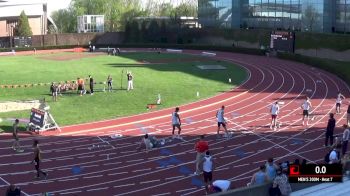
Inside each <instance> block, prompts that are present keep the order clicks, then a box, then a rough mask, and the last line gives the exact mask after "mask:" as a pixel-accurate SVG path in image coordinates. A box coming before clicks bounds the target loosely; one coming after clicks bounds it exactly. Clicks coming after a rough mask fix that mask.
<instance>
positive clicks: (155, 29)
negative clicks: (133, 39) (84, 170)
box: [148, 20, 160, 42]
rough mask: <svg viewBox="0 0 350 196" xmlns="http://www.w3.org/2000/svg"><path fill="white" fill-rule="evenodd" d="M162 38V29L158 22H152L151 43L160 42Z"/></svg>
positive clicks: (150, 29)
mask: <svg viewBox="0 0 350 196" xmlns="http://www.w3.org/2000/svg"><path fill="white" fill-rule="evenodd" d="M159 37H160V27H159V24H158V22H157V21H156V20H152V21H151V22H150V24H149V27H148V39H149V40H150V41H151V42H158V40H159Z"/></svg>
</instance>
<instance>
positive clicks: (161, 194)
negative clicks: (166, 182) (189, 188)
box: [151, 192, 171, 196]
mask: <svg viewBox="0 0 350 196" xmlns="http://www.w3.org/2000/svg"><path fill="white" fill-rule="evenodd" d="M170 194H171V193H170V192H167V193H160V194H156V195H151V196H163V195H170Z"/></svg>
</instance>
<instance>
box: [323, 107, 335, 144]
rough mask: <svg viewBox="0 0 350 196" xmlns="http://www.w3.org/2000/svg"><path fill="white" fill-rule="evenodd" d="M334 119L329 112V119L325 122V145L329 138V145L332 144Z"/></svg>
mask: <svg viewBox="0 0 350 196" xmlns="http://www.w3.org/2000/svg"><path fill="white" fill-rule="evenodd" d="M335 123H336V121H335V119H334V114H333V113H330V114H329V120H328V124H327V129H326V139H325V144H324V145H325V146H328V140H330V144H331V146H332V145H333V133H334V128H335Z"/></svg>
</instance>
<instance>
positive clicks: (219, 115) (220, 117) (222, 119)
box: [216, 106, 229, 137]
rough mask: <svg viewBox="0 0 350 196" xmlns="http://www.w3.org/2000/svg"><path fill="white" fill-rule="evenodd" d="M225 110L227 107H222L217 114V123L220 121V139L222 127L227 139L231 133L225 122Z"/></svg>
mask: <svg viewBox="0 0 350 196" xmlns="http://www.w3.org/2000/svg"><path fill="white" fill-rule="evenodd" d="M224 110H225V106H221V108H220V109H219V110H218V111H217V112H216V118H217V121H218V131H217V137H219V133H220V127H221V126H222V127H223V128H224V130H225V135H226V137H229V133H228V131H227V128H226V124H227V123H226V120H225V117H224V113H225V112H224Z"/></svg>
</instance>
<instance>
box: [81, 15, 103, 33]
mask: <svg viewBox="0 0 350 196" xmlns="http://www.w3.org/2000/svg"><path fill="white" fill-rule="evenodd" d="M104 18H105V17H104V15H83V16H78V18H77V19H78V28H77V29H78V33H90V32H104V26H105V19H104Z"/></svg>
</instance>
